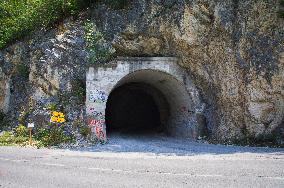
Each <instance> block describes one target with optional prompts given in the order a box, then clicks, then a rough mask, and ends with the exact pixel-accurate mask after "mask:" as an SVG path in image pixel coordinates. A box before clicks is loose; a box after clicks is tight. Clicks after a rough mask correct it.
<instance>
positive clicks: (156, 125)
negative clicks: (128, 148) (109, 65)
mask: <svg viewBox="0 0 284 188" xmlns="http://www.w3.org/2000/svg"><path fill="white" fill-rule="evenodd" d="M191 108H192V104H191V98H190V95H189V93H188V92H187V90H186V88H185V86H184V84H183V83H182V82H180V81H179V80H177V79H175V78H174V77H173V76H171V75H169V74H167V73H164V72H161V71H154V70H140V71H135V72H133V73H131V74H129V75H126V76H125V77H123V78H122V79H121V80H120V81H119V82H118V83H117V85H116V86H115V87H114V88H113V90H112V91H111V92H110V94H109V97H108V100H107V104H106V111H105V119H106V130H107V133H112V132H121V133H128V134H131V133H133V134H146V133H162V132H163V133H165V134H167V135H173V136H179V135H192V134H194V133H193V130H192V129H191V128H190V123H191V119H190V118H191V113H192V110H191Z"/></svg>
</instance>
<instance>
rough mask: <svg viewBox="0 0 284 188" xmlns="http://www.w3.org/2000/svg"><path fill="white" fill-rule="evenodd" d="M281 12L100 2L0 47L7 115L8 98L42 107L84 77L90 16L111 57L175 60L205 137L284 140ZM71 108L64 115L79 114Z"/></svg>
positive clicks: (200, 1) (217, 4) (15, 110)
mask: <svg viewBox="0 0 284 188" xmlns="http://www.w3.org/2000/svg"><path fill="white" fill-rule="evenodd" d="M278 9H279V3H277V2H276V1H274V0H251V1H246V0H227V1H221V0H214V1H209V0H187V1H185V0H166V1H164V0H163V1H162V0H157V1H150V0H142V1H134V2H133V3H131V5H130V6H127V7H126V9H120V10H114V9H112V8H110V7H108V6H106V5H104V4H98V5H96V6H95V7H94V8H92V9H91V10H89V11H87V12H85V13H82V15H81V16H80V18H77V19H75V20H72V19H68V20H66V21H65V22H64V23H63V24H62V25H59V26H58V27H57V28H55V29H52V30H49V31H40V32H37V33H36V34H35V35H34V36H31V37H28V38H27V39H25V40H23V41H22V42H18V43H16V44H14V45H12V46H10V47H8V48H6V49H4V50H2V51H1V52H0V62H1V71H0V82H1V83H3V84H2V85H1V86H0V88H1V93H0V105H2V106H1V107H2V108H3V109H5V110H6V111H7V110H8V109H7V107H5V108H4V106H5V105H4V104H7V102H9V104H10V105H9V111H10V113H11V114H13V115H14V117H17V116H18V115H19V109H20V108H21V107H22V106H25V105H27V101H29V98H30V97H31V96H32V98H33V100H34V103H35V104H38V105H39V106H44V104H46V103H47V102H48V101H52V100H55V99H54V98H56V97H54V96H57V95H58V94H59V93H62V92H63V93H64V92H68V91H70V90H72V84H71V82H72V80H74V79H77V78H84V74H85V73H84V71H85V67H86V64H87V63H86V61H87V52H86V51H85V50H84V49H85V43H84V30H83V27H82V26H83V23H84V20H85V19H86V18H85V17H88V16H89V17H90V18H91V20H92V21H93V22H94V23H95V24H96V25H97V27H98V28H99V29H100V30H101V31H102V32H103V33H104V34H105V35H106V38H107V40H108V42H109V43H110V44H112V46H113V47H114V48H115V49H116V55H117V56H176V57H178V58H180V65H181V66H182V67H183V68H185V69H186V70H187V71H188V73H189V75H191V77H192V80H194V82H195V84H196V86H197V87H198V89H199V92H200V93H201V95H202V100H203V102H204V103H205V104H206V107H205V111H204V116H205V118H206V124H207V130H208V134H209V137H210V139H211V140H216V141H225V142H235V141H242V140H248V139H250V138H253V139H255V138H259V139H263V138H269V137H274V138H276V137H277V142H278V143H281V142H282V143H283V140H284V139H283V137H284V20H283V18H279V17H278V14H277V11H278ZM17 64H25V65H26V66H27V67H29V76H28V78H27V79H26V80H25V79H21V78H19V74H15V71H13V70H15V67H17ZM4 85H5V86H4ZM9 87H10V89H9ZM73 89H75V88H73ZM6 106H7V105H6ZM33 109H37V110H38V108H37V107H35V106H33ZM37 110H35V111H37ZM39 111H40V110H38V112H37V113H35V112H33V113H34V115H36V114H40V113H43V111H44V110H43V111H41V112H39ZM69 111H70V114H73V116H72V115H70V118H71V116H72V117H73V118H75V117H76V116H78V114H79V113H80V109H78V108H76V107H75V108H69ZM74 114H75V115H74Z"/></svg>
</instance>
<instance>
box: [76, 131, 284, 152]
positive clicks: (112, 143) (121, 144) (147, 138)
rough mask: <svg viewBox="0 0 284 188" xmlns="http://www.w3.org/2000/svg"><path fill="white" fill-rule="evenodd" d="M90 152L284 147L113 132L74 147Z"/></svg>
mask: <svg viewBox="0 0 284 188" xmlns="http://www.w3.org/2000/svg"><path fill="white" fill-rule="evenodd" d="M72 150H76V151H88V152H112V153H121V152H133V153H138V152H140V153H141V152H142V153H149V154H155V155H173V156H193V155H206V154H210V155H221V154H234V153H236V154H237V153H256V154H257V153H259V154H261V153H263V154H271V155H284V148H267V147H242V146H232V145H213V144H207V143H201V142H195V141H191V140H186V139H178V138H172V137H167V136H165V135H163V134H152V135H151V134H143V135H133V134H131V135H127V134H119V133H117V134H112V135H110V137H109V141H108V143H107V144H104V145H100V144H99V145H95V146H92V147H85V148H78V149H72Z"/></svg>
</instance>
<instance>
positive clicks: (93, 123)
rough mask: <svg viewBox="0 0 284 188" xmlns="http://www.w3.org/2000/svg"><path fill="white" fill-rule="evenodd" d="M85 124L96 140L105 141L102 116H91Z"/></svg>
mask: <svg viewBox="0 0 284 188" xmlns="http://www.w3.org/2000/svg"><path fill="white" fill-rule="evenodd" d="M87 123H88V125H89V127H90V128H91V131H92V133H94V134H95V135H96V137H97V138H98V139H100V140H106V131H105V120H104V116H103V115H100V116H95V115H91V116H89V117H88V119H87Z"/></svg>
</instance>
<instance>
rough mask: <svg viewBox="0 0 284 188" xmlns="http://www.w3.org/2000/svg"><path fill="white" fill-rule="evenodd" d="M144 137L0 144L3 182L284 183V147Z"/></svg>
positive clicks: (49, 185) (42, 187) (17, 187)
mask: <svg viewBox="0 0 284 188" xmlns="http://www.w3.org/2000/svg"><path fill="white" fill-rule="evenodd" d="M142 142H143V141H141V140H140V141H133V140H131V139H130V140H128V141H124V142H119V140H118V139H114V141H113V142H110V143H109V144H107V145H105V146H100V147H96V146H95V147H93V148H86V149H80V150H77V151H76V150H72V151H71V150H59V149H33V148H17V147H0V187H1V188H2V187H5V188H6V187H13V188H14V187H15V188H22V187H29V188H34V187H39V188H45V187H46V188H52V187H66V188H67V187H68V188H71V187H242V188H243V187H281V188H283V187H284V150H283V149H267V148H247V147H246V148H243V147H233V146H220V145H219V146H215V145H209V144H201V143H194V142H189V143H184V142H175V141H174V140H173V141H172V142H171V141H170V142H171V143H172V144H168V146H165V145H163V144H165V143H164V142H163V141H162V142H161V141H158V140H148V141H147V142H146V143H144V142H143V143H142ZM119 143H121V144H119ZM143 144H144V145H145V146H147V145H148V146H149V147H148V148H150V149H148V150H147V149H146V150H145V148H143V149H139V147H138V145H139V146H141V145H143ZM159 144H162V145H163V147H161V145H159ZM179 144H180V146H179ZM129 145H131V146H132V147H130V146H129ZM185 145H186V146H187V147H184V146H185ZM188 145H189V146H188ZM123 147H126V148H127V147H128V149H127V150H124V149H123ZM155 147H156V150H155ZM167 147H169V150H167V149H166V148H167ZM173 147H174V148H175V149H176V148H177V149H178V150H180V152H179V151H178V150H172V149H173ZM131 148H132V149H131ZM158 148H160V150H158ZM161 148H162V150H161ZM166 151H168V152H166Z"/></svg>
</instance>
